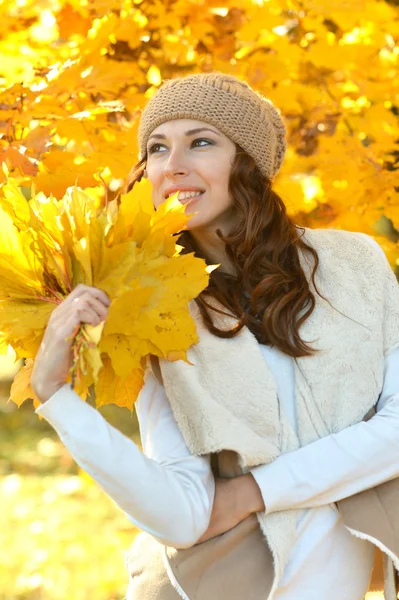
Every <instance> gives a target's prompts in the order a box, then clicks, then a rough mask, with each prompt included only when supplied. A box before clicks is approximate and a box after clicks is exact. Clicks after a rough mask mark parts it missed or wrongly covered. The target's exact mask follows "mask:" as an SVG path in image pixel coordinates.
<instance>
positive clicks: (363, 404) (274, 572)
mask: <svg viewBox="0 0 399 600" xmlns="http://www.w3.org/2000/svg"><path fill="white" fill-rule="evenodd" d="M139 144H140V156H141V158H140V161H139V163H138V164H137V165H136V167H135V168H134V169H133V170H132V173H131V176H130V178H129V182H128V188H130V187H131V186H132V185H134V182H135V181H136V180H139V179H140V178H141V177H142V176H146V177H148V178H149V180H150V181H151V184H152V186H153V201H154V205H155V207H158V206H159V205H160V204H161V203H162V202H164V201H165V199H166V198H167V197H168V195H170V194H171V193H174V192H175V191H177V190H181V192H180V193H179V199H180V200H181V201H182V202H184V203H187V204H188V211H189V212H190V213H194V214H193V216H192V217H191V218H190V220H189V223H188V231H185V232H182V233H181V235H180V237H179V240H178V242H179V243H180V244H182V245H183V246H184V249H185V250H184V251H185V252H189V251H195V252H196V253H197V254H198V255H199V256H202V257H204V258H205V259H206V260H207V262H208V263H209V264H214V263H219V264H220V267H219V268H218V269H216V270H215V271H213V272H212V276H211V279H210V285H209V286H208V288H207V290H205V291H204V292H203V293H202V294H201V295H200V296H199V297H198V298H197V299H196V301H195V302H194V303H191V304H190V310H191V312H192V315H193V317H194V318H195V319H196V324H197V331H198V333H199V339H200V341H199V343H198V344H196V345H195V346H194V347H192V348H190V350H189V353H188V356H189V359H190V360H191V362H192V363H194V367H192V366H190V365H187V364H186V363H183V361H177V362H175V363H168V362H167V361H165V360H160V361H159V362H156V361H155V360H151V363H150V364H149V365H148V369H147V372H146V381H145V385H144V388H143V390H142V391H141V394H140V397H139V399H138V401H137V404H136V409H137V414H138V418H139V423H140V434H141V439H142V444H143V449H144V455H143V454H141V452H140V451H139V450H138V448H137V447H136V446H135V445H134V443H133V442H131V441H130V440H129V439H127V438H126V437H124V436H123V435H122V434H120V432H118V431H117V430H115V429H114V428H112V427H111V426H110V425H109V424H108V423H107V422H106V420H105V419H104V418H103V417H102V416H101V414H100V413H98V411H96V410H94V409H93V408H92V407H90V406H89V405H87V404H86V403H85V402H83V401H82V400H81V399H80V398H79V397H78V396H77V394H75V392H74V391H73V390H71V389H70V386H69V385H68V384H65V378H66V373H67V371H68V367H69V364H70V347H71V342H70V341H69V342H65V339H66V338H68V337H70V336H71V335H72V336H73V334H76V331H77V328H78V327H79V325H80V323H82V322H87V323H91V324H94V325H95V324H98V323H99V322H100V321H101V320H103V319H106V317H107V311H108V306H109V300H108V298H107V297H106V296H105V294H104V293H103V292H102V291H101V290H98V289H96V288H90V287H88V286H78V287H77V288H76V289H75V290H73V292H72V293H71V294H70V295H69V296H68V298H67V299H66V300H65V301H64V302H63V303H62V304H61V305H60V306H59V307H57V309H56V310H55V311H54V313H53V315H52V317H51V319H50V323H49V325H48V327H47V329H46V332H45V336H44V339H43V343H42V346H41V348H40V350H39V353H38V356H37V358H36V360H35V365H34V373H33V380H32V385H33V387H34V390H35V392H36V394H37V396H38V397H39V399H40V400H41V402H42V403H43V404H42V405H41V406H40V407H39V408H38V409H37V411H36V412H37V413H38V414H40V415H41V416H43V417H44V418H46V419H47V420H48V421H49V422H50V423H51V424H52V425H53V427H54V428H55V429H56V430H57V432H58V433H59V435H60V437H61V439H62V441H63V442H64V443H65V445H66V446H68V448H69V449H70V451H71V453H72V455H73V456H74V458H75V460H76V462H78V463H79V464H80V465H81V466H82V467H83V468H84V469H86V470H87V472H89V473H90V474H91V475H92V476H93V478H94V479H96V480H97V482H98V483H99V485H100V486H101V487H102V488H103V489H104V490H105V491H106V493H108V495H109V496H110V497H111V498H113V499H114V500H115V502H116V503H117V504H118V505H119V506H120V507H121V508H122V510H124V511H125V513H126V514H127V515H128V517H129V518H130V520H131V521H132V522H133V523H135V524H136V525H137V526H138V527H140V528H141V529H142V530H143V531H144V532H145V533H143V534H140V536H138V539H137V541H136V542H135V544H133V547H132V549H131V551H130V553H129V554H128V556H127V566H128V568H129V571H130V576H131V581H130V584H129V593H128V598H129V599H131V600H137V599H139V598H140V600H146V599H147V598H148V599H150V598H152V599H155V598H156V599H157V600H158V599H159V600H173V599H174V600H178V599H179V598H180V597H182V598H186V599H187V598H188V599H189V600H193V599H194V598H195V599H196V600H221V599H222V598H227V597H228V598H229V599H232V600H239V599H241V598H244V597H245V598H253V599H255V598H262V599H265V600H266V598H268V599H269V598H270V599H271V598H273V599H278V600H293V599H294V598H295V599H297V598H303V599H305V598H306V600H313V599H314V600H316V599H317V600H319V599H320V598H323V599H324V600H330V599H331V600H332V599H333V598H334V599H336V598H340V599H341V600H361V599H362V598H363V597H364V595H365V593H366V591H367V589H368V585H369V580H370V575H371V570H372V566H373V560H374V552H375V547H376V546H378V547H379V548H380V549H382V550H383V551H384V553H385V556H386V557H387V558H386V561H385V563H386V569H385V579H386V581H385V597H386V600H391V598H392V599H393V598H395V597H396V594H395V590H394V587H395V578H394V570H393V566H392V564H394V565H395V566H396V568H398V566H399V558H398V555H399V536H398V534H397V533H395V532H398V531H399V526H398V525H399V523H397V522H396V520H395V513H396V505H397V504H396V500H398V499H399V494H398V493H397V490H398V489H399V486H398V482H399V480H396V478H397V477H398V476H399V444H398V434H397V431H398V425H399V292H398V286H397V283H396V280H395V279H394V276H393V273H392V271H391V270H390V268H389V265H388V264H387V262H386V260H385V257H384V255H383V253H382V251H381V249H380V248H379V246H378V245H377V244H376V243H375V242H374V241H373V240H372V239H371V238H369V237H368V236H365V235H364V234H356V233H350V232H344V231H336V230H329V231H326V230H308V229H301V228H298V227H296V226H295V225H294V224H293V223H292V222H291V220H290V219H289V218H288V216H287V214H286V211H285V208H284V205H283V203H282V201H281V200H280V198H279V197H278V195H277V194H276V193H275V192H274V191H273V190H272V181H273V178H274V176H275V174H276V173H277V172H278V170H279V168H280V166H281V163H282V161H283V158H284V154H285V148H286V142H285V128H284V123H283V121H282V119H281V116H280V114H279V112H278V110H277V109H276V108H275V107H274V106H273V104H272V103H271V102H270V101H269V100H267V99H266V98H263V97H262V96H261V95H260V94H258V93H257V92H255V91H254V90H252V89H251V88H250V87H249V86H248V85H247V84H246V83H244V82H241V81H239V80H237V79H236V78H234V77H231V76H228V75H224V74H222V73H211V74H197V75H191V76H188V77H185V78H176V79H172V80H170V81H168V82H166V83H164V84H163V85H162V86H161V88H160V89H159V90H158V93H157V94H156V95H155V96H153V98H152V99H151V100H150V101H149V103H148V105H147V106H146V108H145V110H144V113H143V115H142V119H141V123H140V130H139ZM226 309H227V310H226ZM373 412H374V413H376V414H374V415H373ZM366 420H367V422H366ZM376 499H378V501H377V500H376ZM392 532H393V533H392Z"/></svg>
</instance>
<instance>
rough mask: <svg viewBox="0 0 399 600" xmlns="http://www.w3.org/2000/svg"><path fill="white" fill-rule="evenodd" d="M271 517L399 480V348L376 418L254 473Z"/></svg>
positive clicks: (387, 372) (387, 365) (389, 367)
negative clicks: (271, 514) (280, 512)
mask: <svg viewBox="0 0 399 600" xmlns="http://www.w3.org/2000/svg"><path fill="white" fill-rule="evenodd" d="M250 472H251V473H252V475H253V477H254V478H255V480H256V482H257V484H258V486H259V488H260V490H261V493H262V497H263V501H264V503H265V506H266V514H269V513H272V512H277V511H280V510H286V509H300V508H315V507H318V506H323V505H326V504H331V503H334V502H337V501H339V500H342V499H343V498H347V497H348V496H352V495H353V494H357V493H358V492H362V491H364V490H366V489H369V488H372V487H374V486H376V485H379V484H380V483H383V482H385V481H389V480H390V479H394V478H396V477H399V350H395V351H394V352H393V353H392V354H390V355H389V356H388V357H387V359H386V362H385V377H384V387H383V391H382V393H381V395H380V399H379V402H378V405H377V412H376V414H375V415H374V416H373V417H372V418H371V419H370V420H369V421H367V422H364V421H362V422H360V423H357V424H356V425H353V426H352V427H348V428H346V429H343V430H342V431H340V432H339V433H334V434H331V435H328V436H326V437H324V438H322V439H320V440H317V441H315V442H313V443H311V444H308V445H307V446H304V447H302V448H299V449H298V450H295V451H293V452H287V453H285V454H282V455H281V456H279V457H278V458H277V459H276V460H274V461H273V462H272V463H270V464H267V465H261V466H258V467H255V468H253V469H251V471H250Z"/></svg>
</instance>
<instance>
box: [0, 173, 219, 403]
mask: <svg viewBox="0 0 399 600" xmlns="http://www.w3.org/2000/svg"><path fill="white" fill-rule="evenodd" d="M6 175H7V173H6ZM95 190H96V188H89V189H86V190H82V189H80V188H78V187H77V186H74V187H71V188H68V190H67V192H66V194H65V195H64V197H63V198H62V199H61V200H57V199H55V198H53V197H52V196H51V195H50V197H46V196H45V195H44V194H42V193H38V194H35V190H34V186H33V185H32V189H31V198H30V199H28V200H27V199H26V198H25V196H24V195H23V194H22V192H21V190H20V188H19V187H17V186H16V185H15V183H14V182H13V181H12V179H9V178H7V179H6V182H5V183H4V184H3V186H2V188H1V191H0V222H1V229H0V231H1V239H0V353H6V352H7V350H8V346H9V345H10V346H11V347H12V348H13V349H14V351H15V353H16V356H17V359H21V358H23V359H25V361H24V363H25V364H24V366H23V367H22V368H21V369H20V370H19V372H18V373H17V375H16V376H15V378H14V381H13V384H12V386H11V395H10V399H11V400H13V401H14V402H15V403H16V404H17V405H18V406H20V405H21V404H22V402H24V401H25V400H26V399H28V398H32V399H33V402H34V407H35V408H36V406H38V405H39V400H38V399H37V398H36V397H35V394H34V392H33V390H32V388H31V386H30V376H31V372H32V366H33V361H34V358H35V355H36V353H37V351H38V349H39V346H40V343H41V340H42V337H43V334H44V331H45V328H46V326H47V323H48V320H49V318H50V315H51V312H52V311H53V310H54V309H55V308H56V306H57V305H58V304H59V303H60V302H62V301H63V300H64V299H65V298H66V296H67V295H68V294H69V293H70V292H71V291H72V289H73V288H74V287H76V285H78V284H79V283H84V284H86V285H90V286H94V287H97V288H100V289H102V290H103V291H104V292H105V293H106V294H107V295H108V297H109V298H110V300H111V306H110V308H109V313H108V318H107V320H106V321H105V322H102V323H101V324H100V325H98V326H96V327H94V326H92V325H89V324H82V325H81V327H80V330H79V332H78V333H77V335H76V337H75V339H74V345H73V348H72V350H73V362H72V368H71V371H70V374H69V379H68V380H69V381H71V382H72V383H73V385H74V389H75V390H76V391H77V392H78V393H79V395H80V396H81V397H82V398H83V399H86V397H87V395H88V393H89V388H91V386H92V390H93V391H94V395H95V401H96V406H97V407H98V406H102V405H104V404H109V403H115V404H117V405H118V406H126V407H128V408H129V409H130V410H132V409H133V404H134V402H135V400H136V398H137V395H138V393H139V391H140V389H141V387H142V385H143V381H144V366H145V360H146V357H148V355H149V354H153V355H155V356H158V357H162V358H166V359H167V360H178V359H183V360H186V361H187V362H188V359H187V354H186V351H187V349H188V348H189V347H190V346H191V345H192V344H193V343H196V342H197V341H198V337H197V333H196V328H195V323H194V321H193V319H192V317H191V315H190V313H189V310H188V303H189V301H190V300H192V299H193V298H195V297H196V296H197V295H198V294H199V293H200V292H201V291H202V290H203V289H204V288H205V287H206V286H207V285H208V281H209V273H210V272H211V271H212V270H213V269H214V268H215V266H214V265H212V266H206V263H205V261H204V260H202V259H200V258H196V257H195V256H194V255H193V254H192V253H191V254H184V255H183V254H181V250H182V247H181V246H179V245H178V244H176V241H175V237H174V234H176V233H178V232H179V231H181V230H183V229H184V228H185V225H186V223H187V221H188V219H189V218H190V216H191V215H188V214H187V215H186V213H185V207H184V205H182V204H181V203H180V202H179V201H178V200H177V193H176V194H174V195H173V196H171V197H170V198H169V199H168V200H166V201H165V202H164V203H163V204H161V205H160V206H159V208H158V209H157V210H155V209H154V206H153V203H152V198H151V187H150V184H149V182H147V181H143V182H140V183H136V184H135V185H134V187H133V189H132V190H131V191H130V192H129V193H127V194H124V195H122V196H121V198H120V199H115V200H112V201H111V202H107V203H106V205H105V206H104V205H103V204H102V203H101V202H100V201H99V196H98V193H96V191H95Z"/></svg>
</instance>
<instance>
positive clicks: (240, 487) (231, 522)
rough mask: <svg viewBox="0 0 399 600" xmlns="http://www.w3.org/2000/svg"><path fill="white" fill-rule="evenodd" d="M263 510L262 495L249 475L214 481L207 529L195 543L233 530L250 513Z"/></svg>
mask: <svg viewBox="0 0 399 600" xmlns="http://www.w3.org/2000/svg"><path fill="white" fill-rule="evenodd" d="M264 510H265V504H264V502H263V498H262V494H261V491H260V489H259V486H258V484H257V483H256V481H255V479H254V478H253V477H252V474H251V473H248V474H247V475H240V476H239V477H234V478H233V479H219V478H217V479H215V497H214V500H213V509H212V514H211V519H210V522H209V525H208V529H207V530H206V531H205V533H204V534H203V535H202V536H201V537H200V539H199V540H198V541H197V542H196V543H197V544H200V543H201V542H206V541H207V540H209V539H211V538H213V537H216V536H218V535H221V534H222V533H225V532H226V531H229V530H230V529H233V527H235V526H236V525H238V523H241V521H243V520H244V519H246V518H247V517H249V515H251V514H252V513H255V512H260V511H264Z"/></svg>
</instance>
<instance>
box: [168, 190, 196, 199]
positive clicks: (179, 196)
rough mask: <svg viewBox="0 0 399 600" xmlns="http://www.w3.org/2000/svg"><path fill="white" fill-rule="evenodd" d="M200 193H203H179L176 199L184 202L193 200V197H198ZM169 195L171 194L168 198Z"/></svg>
mask: <svg viewBox="0 0 399 600" xmlns="http://www.w3.org/2000/svg"><path fill="white" fill-rule="evenodd" d="M202 193H203V192H179V195H178V196H177V197H178V199H179V200H186V198H194V196H200V195H201V194H202ZM171 195H172V194H169V196H171ZM169 196H168V197H169Z"/></svg>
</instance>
